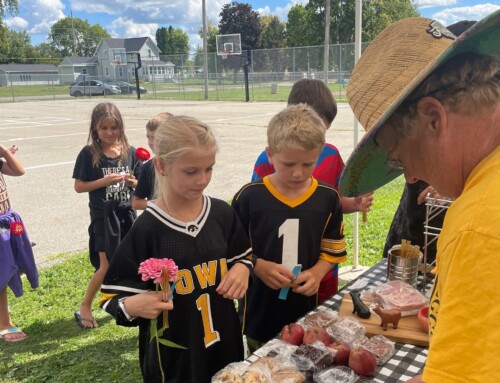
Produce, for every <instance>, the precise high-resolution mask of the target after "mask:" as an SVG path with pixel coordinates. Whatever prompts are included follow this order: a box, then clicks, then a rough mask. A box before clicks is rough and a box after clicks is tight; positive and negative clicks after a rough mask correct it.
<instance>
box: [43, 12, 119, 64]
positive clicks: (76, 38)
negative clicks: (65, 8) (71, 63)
mask: <svg viewBox="0 0 500 383" xmlns="http://www.w3.org/2000/svg"><path fill="white" fill-rule="evenodd" d="M109 37H111V36H110V34H109V33H108V32H107V31H106V30H105V29H103V28H102V27H101V26H100V25H99V24H95V25H92V26H91V25H90V24H89V23H88V21H87V20H82V19H79V18H71V17H65V18H64V19H60V20H58V21H57V22H56V23H55V24H54V25H52V27H51V28H50V34H49V36H48V43H49V45H50V46H51V47H52V48H53V49H54V50H55V51H56V52H58V54H59V55H60V57H65V56H82V57H88V56H93V55H94V53H95V51H96V48H97V45H98V44H99V42H100V41H101V40H102V39H104V38H109Z"/></svg>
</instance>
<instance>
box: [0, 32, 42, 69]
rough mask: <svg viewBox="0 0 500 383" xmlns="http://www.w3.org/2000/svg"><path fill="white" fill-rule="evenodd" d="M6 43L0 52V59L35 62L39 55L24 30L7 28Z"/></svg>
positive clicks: (23, 62) (15, 61)
mask: <svg viewBox="0 0 500 383" xmlns="http://www.w3.org/2000/svg"><path fill="white" fill-rule="evenodd" d="M6 34H7V43H6V44H4V48H5V49H2V50H1V53H0V61H1V62H4V63H8V62H12V63H17V64H37V63H38V61H37V60H36V59H37V58H38V57H39V56H40V55H39V53H38V51H37V50H36V49H35V48H33V46H32V45H31V38H30V36H29V35H28V33H27V32H26V31H22V32H18V31H14V30H11V29H8V30H7V33H6Z"/></svg>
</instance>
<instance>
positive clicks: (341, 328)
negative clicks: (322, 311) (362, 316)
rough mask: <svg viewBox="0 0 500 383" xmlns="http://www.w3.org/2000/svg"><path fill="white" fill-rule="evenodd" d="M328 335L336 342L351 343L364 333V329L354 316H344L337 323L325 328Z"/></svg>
mask: <svg viewBox="0 0 500 383" xmlns="http://www.w3.org/2000/svg"><path fill="white" fill-rule="evenodd" d="M326 332H327V333H328V335H330V336H331V337H332V338H333V339H335V340H336V341H337V342H346V343H349V344H352V343H354V342H355V341H356V339H359V338H361V337H363V336H365V334H366V329H365V326H363V324H361V323H360V322H359V321H358V320H357V319H356V318H353V317H344V318H341V319H340V320H339V321H338V322H337V323H335V324H334V325H332V326H330V327H328V328H327V329H326Z"/></svg>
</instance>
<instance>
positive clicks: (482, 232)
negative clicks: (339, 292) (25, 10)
mask: <svg viewBox="0 0 500 383" xmlns="http://www.w3.org/2000/svg"><path fill="white" fill-rule="evenodd" d="M499 56H500V10H498V11H496V12H494V13H493V14H491V15H489V16H488V17H486V18H484V19H483V20H481V21H479V22H478V23H477V24H475V25H474V26H473V27H471V28H470V29H468V30H467V31H466V32H465V33H463V34H462V35H460V37H459V38H458V39H456V38H455V36H454V35H453V34H452V33H451V32H450V31H448V30H447V29H446V28H444V27H443V26H442V25H441V24H439V23H438V22H437V21H434V20H430V19H424V18H411V19H404V20H400V21H398V22H396V23H393V24H391V25H390V26H389V27H387V28H386V29H385V30H384V31H382V32H381V33H380V34H379V35H378V36H377V38H376V39H375V40H374V41H373V42H372V43H371V44H370V45H369V47H368V48H367V49H366V51H365V52H364V53H363V55H362V57H361V59H360V61H359V62H358V64H357V65H356V67H355V68H354V71H353V73H352V77H351V80H350V83H349V87H348V89H347V97H348V99H349V104H350V106H351V108H352V109H353V111H354V114H355V116H356V118H357V119H358V120H359V121H360V123H361V124H362V125H363V126H364V128H365V129H366V131H367V133H366V134H365V136H364V137H363V139H362V141H361V142H360V143H359V145H358V146H357V147H356V149H355V150H354V152H353V153H352V155H351V157H350V158H349V160H348V162H347V164H346V167H345V169H344V172H343V174H342V178H341V183H340V192H341V194H343V195H347V196H356V195H360V194H364V193H367V192H370V191H373V190H375V189H377V188H378V187H380V186H382V185H384V184H386V183H387V182H389V181H391V180H393V179H394V178H396V177H397V176H399V175H400V174H401V173H403V172H404V175H405V178H406V180H407V182H410V183H411V182H416V181H417V180H423V181H426V182H427V183H429V184H431V185H432V186H434V187H435V188H436V189H437V191H438V192H439V193H441V194H442V195H446V196H450V197H453V198H456V200H455V201H454V202H453V204H452V205H451V208H450V209H449V210H448V212H447V214H446V218H445V222H444V225H443V229H442V232H441V235H440V238H439V241H438V250H437V275H436V279H435V284H434V288H433V291H432V296H431V299H430V303H429V306H430V316H429V323H430V329H429V333H430V344H429V354H428V358H427V362H426V366H425V368H424V373H423V376H422V377H420V376H419V377H415V378H414V379H412V381H425V382H457V381H459V382H499V381H500V368H499V367H498V366H497V364H498V359H497V357H496V356H495V355H498V347H499V346H498V345H499V344H500V328H499V327H498V325H497V324H498V320H499V318H500V278H499V277H498V270H500V202H499V200H498V195H499V192H498V191H499V190H500V147H499V145H500V57H499Z"/></svg>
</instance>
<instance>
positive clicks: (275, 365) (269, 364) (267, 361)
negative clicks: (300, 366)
mask: <svg viewBox="0 0 500 383" xmlns="http://www.w3.org/2000/svg"><path fill="white" fill-rule="evenodd" d="M250 368H258V369H267V370H269V372H270V373H273V372H276V371H279V370H282V369H283V368H285V365H283V364H282V363H280V362H278V361H277V360H276V359H275V358H273V357H270V356H263V357H262V358H259V359H257V360H256V361H255V362H253V363H252V364H250Z"/></svg>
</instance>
